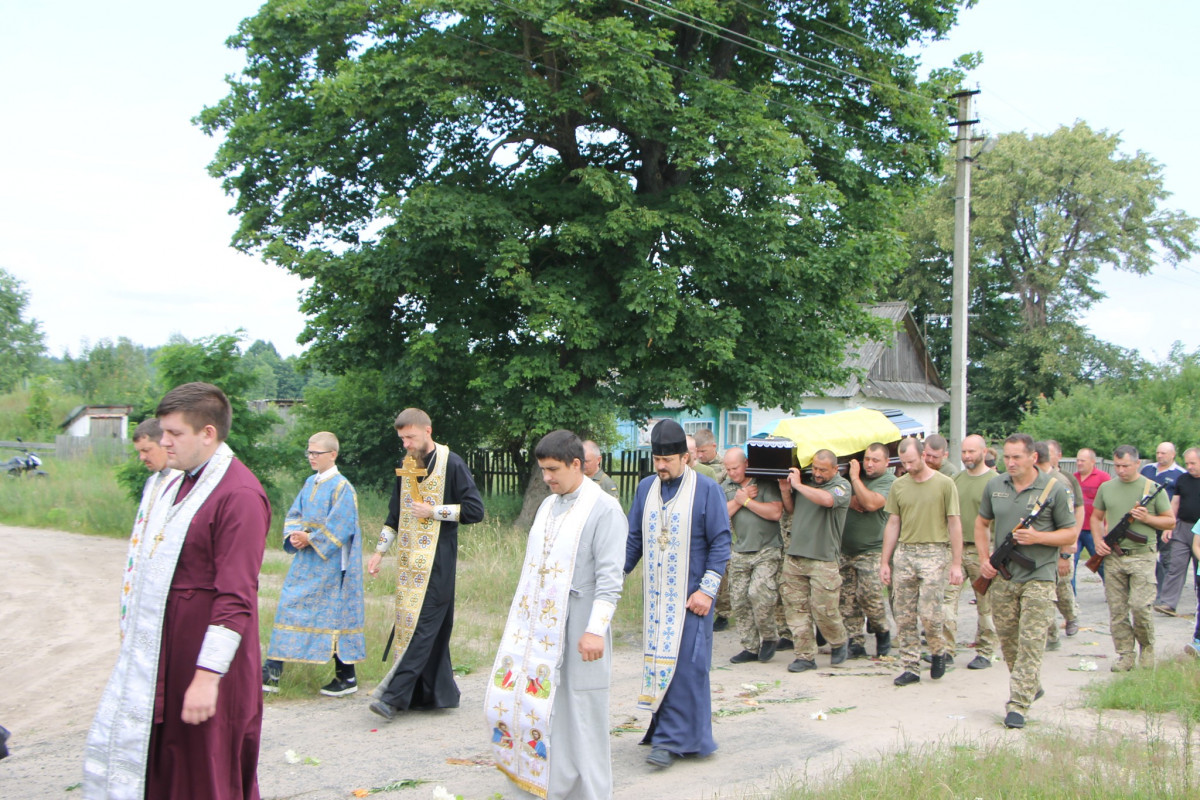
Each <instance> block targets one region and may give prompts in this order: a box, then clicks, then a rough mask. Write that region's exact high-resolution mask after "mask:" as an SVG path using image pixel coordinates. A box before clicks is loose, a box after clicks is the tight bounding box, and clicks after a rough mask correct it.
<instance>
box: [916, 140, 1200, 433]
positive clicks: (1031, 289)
mask: <svg viewBox="0 0 1200 800" xmlns="http://www.w3.org/2000/svg"><path fill="white" fill-rule="evenodd" d="M1120 144H1121V141H1120V138H1119V137H1118V136H1117V135H1115V134H1110V133H1108V132H1106V131H1094V130H1092V129H1091V128H1090V127H1089V126H1088V125H1087V124H1086V123H1084V122H1076V123H1075V124H1074V125H1073V126H1071V127H1061V128H1059V129H1058V130H1056V131H1054V132H1053V133H1051V134H1048V135H1033V136H1028V135H1026V134H1023V133H1009V134H1004V135H1002V136H1000V137H999V139H998V141H997V143H996V146H995V148H994V149H993V150H991V151H990V152H988V153H986V154H981V155H980V156H979V157H978V158H977V160H976V164H977V166H978V169H977V170H976V172H975V173H974V175H973V178H972V188H971V212H972V220H971V240H972V243H971V247H972V252H971V278H970V281H971V297H970V312H971V315H972V316H971V324H970V342H969V349H970V354H971V362H970V366H969V370H970V371H969V375H968V385H969V387H970V392H971V395H970V402H969V404H968V417H969V419H968V425H969V427H971V428H972V429H973V430H985V431H991V432H993V433H1005V434H1006V433H1008V432H1011V431H1012V430H1013V429H1014V427H1015V426H1016V424H1017V422H1018V421H1019V420H1020V419H1021V413H1022V410H1023V409H1027V408H1029V405H1030V403H1032V401H1034V400H1035V399H1036V398H1038V397H1042V396H1044V397H1052V396H1054V395H1055V394H1056V393H1058V392H1062V391H1067V390H1069V389H1070V388H1071V387H1072V386H1074V385H1076V384H1079V383H1088V382H1091V381H1094V380H1096V379H1098V378H1101V377H1105V376H1109V375H1126V374H1129V373H1130V371H1131V370H1133V371H1136V370H1137V369H1138V365H1137V361H1138V359H1137V358H1136V357H1135V356H1134V355H1133V354H1132V353H1130V352H1129V351H1126V350H1123V349H1121V348H1119V347H1116V346H1114V345H1110V344H1107V343H1105V342H1101V341H1099V340H1097V339H1096V338H1095V337H1093V336H1091V335H1090V334H1088V333H1087V331H1086V330H1084V329H1083V327H1082V326H1081V325H1080V324H1079V322H1078V320H1079V317H1080V315H1081V314H1082V313H1083V312H1084V311H1086V310H1087V309H1088V308H1090V307H1091V306H1092V305H1093V304H1094V303H1095V302H1097V301H1098V300H1101V299H1103V298H1104V293H1103V292H1102V291H1101V289H1100V287H1099V286H1098V284H1097V282H1096V277H1097V275H1098V273H1099V271H1100V269H1101V267H1104V266H1110V267H1113V268H1114V269H1119V270H1124V271H1129V272H1134V273H1137V274H1143V275H1144V274H1147V273H1149V272H1150V270H1151V269H1152V268H1153V267H1154V266H1155V265H1156V264H1157V263H1159V262H1160V261H1161V262H1165V263H1167V264H1170V265H1174V264H1177V263H1179V262H1180V261H1182V260H1184V259H1186V258H1188V257H1190V256H1192V255H1194V254H1195V253H1196V252H1197V251H1198V245H1197V239H1196V227H1197V220H1196V219H1195V218H1193V217H1189V216H1188V215H1186V214H1184V213H1183V212H1181V211H1174V210H1169V209H1166V208H1164V207H1163V204H1164V203H1165V201H1166V200H1167V198H1168V197H1169V196H1170V193H1169V192H1167V191H1166V189H1165V188H1164V186H1163V167H1162V166H1161V165H1160V164H1158V163H1157V162H1155V161H1154V160H1153V159H1152V158H1151V157H1150V156H1148V155H1147V154H1145V153H1142V152H1140V151H1139V152H1138V153H1136V154H1134V155H1132V156H1130V155H1125V154H1123V153H1121V152H1120V149H1119V148H1120ZM909 229H910V230H911V231H912V235H913V246H912V251H911V261H910V267H909V270H908V271H907V273H906V274H905V277H904V279H903V280H902V282H901V287H900V294H901V296H903V297H907V298H908V299H910V300H912V301H913V302H914V306H915V310H914V313H915V314H916V316H917V317H918V318H919V319H923V320H924V321H925V324H926V331H927V333H928V334H929V338H930V340H931V351H932V353H933V355H934V358H935V360H936V361H938V363H939V364H940V365H947V364H948V363H949V350H950V344H949V316H948V315H949V313H950V304H951V301H950V297H951V294H950V291H951V274H952V266H953V265H952V260H953V229H954V161H953V159H947V161H946V163H945V168H944V170H943V175H942V178H941V180H940V181H939V183H938V184H936V185H935V186H934V187H932V188H931V190H930V191H929V192H928V193H927V194H926V195H925V196H924V197H923V198H922V199H921V201H920V202H919V203H918V204H917V205H916V206H915V207H914V210H913V212H912V213H911V214H910V217H909Z"/></svg>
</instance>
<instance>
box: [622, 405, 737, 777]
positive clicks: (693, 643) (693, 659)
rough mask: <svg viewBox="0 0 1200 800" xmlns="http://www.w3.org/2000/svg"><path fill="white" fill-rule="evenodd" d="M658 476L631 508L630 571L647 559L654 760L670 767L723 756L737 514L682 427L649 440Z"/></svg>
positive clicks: (663, 429) (645, 691)
mask: <svg viewBox="0 0 1200 800" xmlns="http://www.w3.org/2000/svg"><path fill="white" fill-rule="evenodd" d="M650 447H651V455H652V456H653V459H654V470H655V473H656V474H655V475H653V476H650V477H648V478H644V479H643V480H642V482H641V483H640V484H639V485H638V489H637V495H636V497H635V499H634V503H633V508H632V509H630V511H629V539H628V541H627V542H626V547H625V572H626V574H628V573H629V572H630V571H631V570H632V569H633V568H634V567H635V566H637V563H638V562H639V561H644V562H645V563H644V566H643V570H644V574H643V603H644V611H643V625H642V630H643V638H644V642H643V653H642V683H641V689H640V691H639V696H638V705H639V707H641V708H645V709H647V710H649V711H651V712H652V716H651V719H650V727H649V729H648V730H647V732H646V736H645V738H644V739H643V740H642V744H648V745H650V746H651V751H650V754H649V755H648V756H647V757H646V761H647V762H649V763H650V764H652V765H654V766H657V767H669V766H670V765H671V764H672V763H674V761H675V759H677V758H679V757H682V756H705V755H708V754H710V753H712V752H713V751H715V750H716V749H717V743H716V741H714V740H713V735H712V698H711V695H710V692H709V681H708V672H709V669H710V667H711V665H712V637H713V614H712V611H713V599H714V598H715V597H716V596H717V589H718V587H719V586H720V583H721V575H722V573H723V572H724V570H725V565H726V564H727V563H729V555H730V542H731V540H730V533H729V530H730V525H729V513H728V511H727V509H726V505H725V494H724V492H722V491H721V488H720V487H719V486H717V483H716V481H714V480H712V479H711V478H707V477H705V476H703V475H700V474H698V473H697V472H696V471H695V470H693V469H691V468H690V467H688V465H687V462H686V458H687V452H688V448H687V439H686V437H685V435H684V432H683V428H682V427H680V425H679V423H677V422H675V421H674V420H663V421H661V422H659V423H658V424H657V425H655V426H654V430H653V431H651V434H650Z"/></svg>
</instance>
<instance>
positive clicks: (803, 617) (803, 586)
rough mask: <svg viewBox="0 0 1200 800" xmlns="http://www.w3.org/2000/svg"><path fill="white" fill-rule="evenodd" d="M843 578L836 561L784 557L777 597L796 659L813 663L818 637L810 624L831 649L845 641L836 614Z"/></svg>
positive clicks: (844, 631)
mask: <svg viewBox="0 0 1200 800" xmlns="http://www.w3.org/2000/svg"><path fill="white" fill-rule="evenodd" d="M841 588H842V576H841V573H840V572H838V565H837V562H836V561H817V560H815V559H812V558H804V557H802V556H786V557H785V558H784V562H783V576H782V579H781V580H780V586H779V593H780V595H782V597H783V610H784V612H785V613H786V614H787V624H788V628H790V629H791V631H792V642H793V643H794V644H795V650H796V658H803V659H806V660H808V661H815V660H816V658H817V637H816V636H815V635H813V622H816V624H817V627H818V628H820V629H821V635H822V636H824V637H825V641H827V642H829V643H830V644H831V645H835V646H836V645H840V644H843V643H845V641H846V628H845V627H844V626H843V625H842V615H841V613H840V612H839V611H838V594H839V590H840V589H841Z"/></svg>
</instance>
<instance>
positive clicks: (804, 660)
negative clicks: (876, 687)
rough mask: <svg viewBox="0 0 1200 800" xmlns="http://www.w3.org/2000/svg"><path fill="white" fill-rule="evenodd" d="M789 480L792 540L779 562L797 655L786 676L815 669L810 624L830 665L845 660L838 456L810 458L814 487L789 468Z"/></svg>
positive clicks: (846, 500)
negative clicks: (826, 644) (818, 634)
mask: <svg viewBox="0 0 1200 800" xmlns="http://www.w3.org/2000/svg"><path fill="white" fill-rule="evenodd" d="M788 480H789V484H790V489H791V490H792V491H788V492H786V493H785V494H784V495H783V507H784V508H785V509H788V510H790V511H792V512H793V515H792V541H791V544H790V545H789V546H788V551H787V558H786V559H785V560H784V563H783V587H782V589H781V591H780V595H781V596H782V597H783V610H784V613H785V614H786V615H787V624H788V627H789V628H791V631H792V637H793V642H794V648H795V653H796V658H795V660H794V661H792V663H791V664H789V665H788V672H804V671H806V670H810V669H816V668H817V660H816V659H817V640H816V637H814V636H813V623H814V622H816V625H817V627H818V628H819V629H820V631H821V635H822V636H824V637H825V641H827V642H829V647H830V652H831V654H832V655H831V657H830V663H831V664H834V665H836V664H840V663H842V662H843V661H845V660H846V655H847V646H846V644H847V643H846V627H845V625H843V624H842V614H841V609H840V599H841V597H840V594H841V588H842V575H841V572H840V570H839V567H838V559H839V558H840V555H841V550H842V530H843V529H844V528H845V525H846V512H847V510H849V508H850V492H851V488H850V484H849V483H848V482H847V481H846V479H845V478H843V477H842V476H840V475H838V465H837V456H836V455H834V454H833V452H832V451H830V450H818V451H817V452H816V453H815V454H814V455H813V460H812V483H805V482H804V479H803V477H802V475H801V473H800V470H798V469H796V468H795V467H792V469H791V470H789V472H788Z"/></svg>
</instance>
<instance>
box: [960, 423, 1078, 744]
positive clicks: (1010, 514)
mask: <svg viewBox="0 0 1200 800" xmlns="http://www.w3.org/2000/svg"><path fill="white" fill-rule="evenodd" d="M1037 460H1038V459H1037V454H1036V453H1035V452H1034V449H1033V438H1032V437H1030V436H1028V435H1026V434H1024V433H1014V434H1013V435H1012V436H1009V437H1008V438H1007V439H1005V440H1004V468H1005V470H1006V471H1005V473H1004V474H1003V475H997V476H996V477H994V478H992V479H991V480H990V481H988V485H987V489H986V490H985V491H984V493H983V499H982V500H981V501H980V504H979V518H978V519H976V521H975V547H976V549H977V550H978V551H979V562H980V565H979V571H980V574H981V575H982V576H983V577H984V578H986V579H988V580H991V581H992V584H991V590H990V591H989V592H988V594H989V595H990V596H991V598H992V620H993V621H994V622H995V623H996V633H997V634H999V636H1000V648H1001V649H1002V650H1003V652H1004V663H1006V664H1007V665H1008V670H1009V673H1010V676H1009V681H1008V704H1007V705H1006V706H1005V710H1006V712H1007V713H1006V715H1005V717H1004V724H1005V726H1007V727H1009V728H1024V727H1025V715H1026V714H1027V713H1028V712H1029V706H1030V705H1032V704H1033V701H1034V700H1036V699H1037V698H1038V697H1040V696H1041V689H1042V656H1043V654H1044V651H1045V649H1046V627H1047V626H1048V625H1049V624H1050V622H1051V621H1052V620H1053V618H1054V609H1053V603H1054V581H1055V573H1056V570H1057V566H1056V565H1057V563H1058V561H1059V558H1058V551H1059V548H1061V547H1066V546H1068V545H1071V544H1074V542H1075V512H1074V508H1073V504H1072V502H1071V496H1070V493H1069V492H1068V491H1067V489H1066V486H1065V485H1064V484H1062V483H1060V482H1059V481H1058V480H1056V479H1054V478H1053V477H1051V476H1050V475H1048V474H1046V473H1043V472H1041V471H1040V470H1039V469H1038V467H1037ZM1039 504H1040V509H1039V511H1038V514H1037V516H1036V517H1035V518H1034V520H1033V523H1032V524H1031V525H1030V526H1028V527H1018V524H1019V523H1020V522H1021V520H1022V518H1024V517H1025V516H1026V515H1027V514H1029V513H1030V512H1031V511H1032V510H1033V509H1034V508H1035V507H1037V506H1038V505H1039ZM992 521H994V522H995V524H994V525H991V524H990V523H991V522H992ZM1010 532H1012V534H1013V538H1014V539H1015V540H1016V543H1017V551H1018V552H1019V553H1021V554H1022V555H1024V556H1026V557H1027V558H1029V559H1030V560H1031V561H1033V564H1034V566H1033V569H1028V568H1026V567H1023V566H1021V565H1020V564H1019V563H1017V562H1016V560H1011V561H1009V563H1008V570H1009V572H1010V573H1011V575H1012V578H1011V580H1005V579H1004V578H1003V577H998V574H999V573H998V572H997V571H996V568H995V567H993V566H992V565H991V562H990V561H988V560H987V559H988V558H989V557H990V555H991V552H992V550H993V549H994V548H996V547H998V546H1000V544H1001V543H1003V541H1004V540H1005V539H1006V538H1007V537H1008V534H1009V533H1010Z"/></svg>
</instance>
